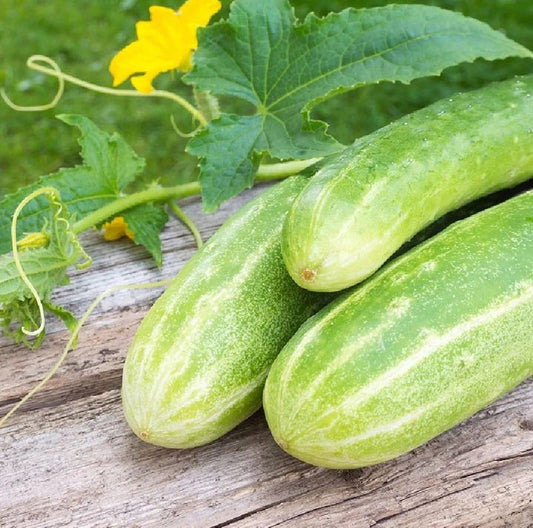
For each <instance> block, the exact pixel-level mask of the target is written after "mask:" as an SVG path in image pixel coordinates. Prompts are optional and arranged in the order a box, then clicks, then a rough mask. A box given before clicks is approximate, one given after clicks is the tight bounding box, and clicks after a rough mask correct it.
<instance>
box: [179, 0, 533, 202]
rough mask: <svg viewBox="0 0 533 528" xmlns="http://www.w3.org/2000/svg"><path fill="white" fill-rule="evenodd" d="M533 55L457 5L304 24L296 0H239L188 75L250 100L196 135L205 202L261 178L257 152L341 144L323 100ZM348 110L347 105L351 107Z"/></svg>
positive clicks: (193, 145)
mask: <svg viewBox="0 0 533 528" xmlns="http://www.w3.org/2000/svg"><path fill="white" fill-rule="evenodd" d="M509 56H519V57H532V56H533V54H532V53H531V52H530V51H528V50H527V49H526V48H524V47H523V46H520V45H519V44H517V43H515V42H513V41H511V40H509V39H508V38H506V37H505V36H504V35H503V34H502V33H500V32H498V31H494V30H492V29H491V28H490V27H489V26H487V25H486V24H483V23H481V22H479V21H477V20H474V19H471V18H467V17H464V16H462V15H461V14H459V13H455V12H452V11H446V10H443V9H439V8H436V7H429V6H420V5H391V6H387V7H383V8H372V9H360V10H355V9H348V10H345V11H343V12H341V13H338V14H335V13H334V14H330V15H329V16H327V17H325V18H317V17H316V16H314V15H310V16H308V17H307V18H306V19H305V21H304V22H303V23H302V24H298V23H297V21H296V19H295V16H294V13H293V10H292V8H291V6H290V4H289V2H288V0H270V1H269V2H258V1H257V0H235V2H233V4H232V8H231V12H230V16H229V18H228V20H227V21H222V22H219V23H218V24H214V25H212V26H210V27H208V28H206V29H204V30H202V31H201V32H200V36H199V48H198V50H197V51H196V53H195V55H194V63H195V67H194V69H193V71H192V72H191V73H189V74H188V75H187V76H186V77H185V80H186V81H187V82H189V83H191V84H195V85H196V86H197V87H199V88H201V89H202V90H206V91H210V92H212V93H214V94H217V95H229V96H234V97H237V98H239V99H243V100H245V101H247V102H249V103H251V104H252V105H253V106H254V107H255V109H256V112H255V114H254V115H231V116H230V115H222V116H221V117H220V118H218V119H216V120H214V121H213V122H211V123H210V124H209V125H208V127H207V128H206V130H204V131H203V132H202V133H200V134H199V135H198V136H196V137H194V138H193V139H192V140H191V141H190V142H189V145H188V151H189V152H190V153H191V154H193V155H196V156H199V157H200V158H201V162H200V168H201V173H200V182H201V185H202V195H203V200H204V209H205V210H206V211H213V210H215V209H216V208H217V207H218V206H219V205H220V203H221V202H222V201H223V200H225V199H227V198H228V197H230V196H233V195H235V194H237V193H238V192H240V191H241V190H243V189H245V188H247V187H250V186H251V185H252V184H253V180H254V170H255V167H256V165H257V156H259V155H262V154H264V153H268V154H270V155H271V156H273V157H276V158H279V159H304V158H307V157H313V156H316V155H326V154H330V153H332V152H334V151H335V150H338V149H340V148H342V146H341V145H339V144H338V143H337V142H336V141H335V140H334V139H332V138H331V137H329V136H328V135H327V134H326V126H325V124H323V123H318V122H316V121H311V120H310V119H309V111H310V109H311V108H312V107H313V106H314V105H315V104H317V103H318V102H319V101H321V100H323V99H325V98H327V97H330V96H332V95H333V94H335V93H339V92H343V91H346V90H349V89H352V88H355V87H358V86H362V85H365V84H369V83H378V82H382V81H400V82H403V83H409V82H410V81H412V80H413V79H416V78H419V77H424V76H430V75H438V74H439V73H440V72H441V71H442V70H443V69H445V68H447V67H449V66H453V65H455V64H458V63H460V62H465V61H473V60H475V59H476V58H479V57H482V58H484V59H487V60H494V59H500V58H505V57H509ZM349 111H350V109H347V112H349Z"/></svg>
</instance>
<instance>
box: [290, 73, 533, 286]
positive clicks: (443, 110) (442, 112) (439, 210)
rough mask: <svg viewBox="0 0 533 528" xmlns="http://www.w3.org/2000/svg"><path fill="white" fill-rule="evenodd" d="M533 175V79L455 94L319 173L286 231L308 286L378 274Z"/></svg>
mask: <svg viewBox="0 0 533 528" xmlns="http://www.w3.org/2000/svg"><path fill="white" fill-rule="evenodd" d="M531 176H533V75H531V76H526V77H522V78H516V79H513V80H510V81H505V82H501V83H495V84H492V85H490V86H488V87H486V88H482V89H480V90H476V91H473V92H470V93H464V94H459V95H456V96H454V97H453V98H452V99H446V100H443V101H440V102H437V103H435V104H433V105H431V106H429V107H427V108H425V109H422V110H419V111H417V112H414V113H413V114H410V115H408V116H406V117H404V118H403V119H401V120H399V121H396V122H394V123H392V124H390V125H388V126H386V127H384V128H382V129H380V130H378V131H376V132H374V133H372V134H370V135H369V136H366V137H364V138H361V139H360V140H358V141H356V142H355V143H354V145H353V146H351V147H348V148H347V149H346V150H345V151H343V152H342V153H341V154H340V155H337V156H336V157H335V158H334V159H333V160H332V161H331V162H329V163H327V164H326V165H325V166H324V167H323V168H322V169H321V170H319V171H318V173H317V174H316V176H315V177H314V178H312V180H311V181H310V182H309V184H308V185H307V187H306V188H305V189H304V191H303V192H302V193H301V194H300V196H299V197H298V199H297V200H296V201H295V203H294V205H293V207H292V209H291V212H290V214H289V215H288V217H287V220H286V223H285V228H284V232H283V236H282V252H283V257H284V259H285V263H286V265H287V268H288V270H289V273H290V274H291V276H292V277H293V278H294V280H295V281H296V282H297V283H298V284H300V286H302V287H304V288H307V289H310V290H314V291H337V290H341V289H343V288H346V287H348V286H351V285H353V284H357V283H358V282H360V281H362V280H363V279H365V278H366V277H368V276H370V275H371V274H372V273H374V272H375V271H376V270H377V269H378V268H379V267H380V266H381V265H382V264H383V263H384V262H385V261H386V260H387V259H388V258H389V257H390V256H391V255H393V254H394V253H395V252H396V250H397V249H399V248H400V247H401V246H402V244H403V243H404V242H406V241H407V240H409V239H410V238H411V237H412V236H413V235H414V234H415V233H417V232H418V231H420V230H421V229H422V228H423V227H425V226H427V225H428V224H430V223H432V222H433V221H434V220H435V219H437V218H438V217H440V216H442V215H443V214H445V213H446V212H448V211H451V210H453V209H456V208H458V207H460V206H461V205H463V204H465V203H467V202H469V201H471V200H473V199H475V198H477V197H480V196H483V195H486V194H489V193H491V192H494V191H497V190H499V189H502V188H506V187H513V186H515V185H516V184H518V183H520V182H522V181H525V180H527V179H528V178H530V177H531Z"/></svg>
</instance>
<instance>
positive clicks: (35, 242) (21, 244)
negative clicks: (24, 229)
mask: <svg viewBox="0 0 533 528" xmlns="http://www.w3.org/2000/svg"><path fill="white" fill-rule="evenodd" d="M48 242H50V237H49V236H48V235H47V234H46V233H43V232H40V233H28V234H26V236H25V237H24V238H23V239H22V240H19V241H18V242H17V247H18V248H19V249H20V250H21V251H25V250H26V249H37V248H41V247H44V246H46V245H47V244H48Z"/></svg>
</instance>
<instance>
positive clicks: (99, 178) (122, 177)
mask: <svg viewBox="0 0 533 528" xmlns="http://www.w3.org/2000/svg"><path fill="white" fill-rule="evenodd" d="M58 117H59V119H61V120H62V121H64V122H65V123H67V124H69V125H71V126H75V127H77V128H78V129H79V130H80V132H81V136H80V138H79V141H78V142H79V144H80V146H81V156H82V158H83V164H82V165H78V166H76V167H74V168H67V169H60V170H59V171H58V172H57V173H54V174H50V175H48V176H44V177H42V178H41V179H40V180H39V181H38V182H37V183H35V184H33V185H30V186H28V187H23V188H21V189H19V190H18V191H16V192H15V193H13V194H10V195H8V196H6V197H5V198H4V199H3V200H2V202H0V253H7V252H8V251H9V250H10V249H11V236H10V225H11V217H12V215H13V211H14V210H15V208H16V207H17V205H18V204H19V203H20V202H21V201H22V200H23V199H24V198H25V197H26V196H27V195H29V194H30V193H31V192H33V191H35V190H36V189H38V188H39V187H44V186H50V187H54V188H55V189H57V190H58V191H59V193H60V194H61V199H62V201H63V203H64V204H65V205H66V206H67V207H68V209H69V211H70V214H71V215H73V216H75V217H76V219H77V220H80V219H81V218H84V217H85V216H87V215H89V214H90V213H92V212H94V211H96V210H97V209H100V208H101V207H103V206H105V205H107V204H108V203H111V202H113V201H114V200H116V199H117V198H118V197H120V196H121V195H122V192H123V190H124V188H125V187H126V186H127V185H128V184H130V183H132V182H133V181H134V180H135V178H136V177H137V176H138V175H139V174H140V172H141V171H142V170H143V169H144V165H145V161H144V159H142V158H140V157H139V156H138V155H137V154H136V153H135V152H134V151H133V150H132V149H131V147H130V146H129V145H128V144H127V143H126V142H125V141H124V139H123V138H122V137H121V136H120V135H119V134H116V133H114V134H107V133H106V132H104V131H103V130H100V129H99V128H98V127H97V126H96V125H95V124H94V123H93V122H92V121H91V120H90V119H88V118H87V117H84V116H81V115H74V114H71V115H60V116H58ZM49 220H50V208H49V205H48V201H47V199H46V198H45V197H44V196H40V197H38V198H37V199H35V200H33V201H32V202H30V203H29V204H28V205H27V207H25V208H24V210H23V211H22V214H21V215H20V217H19V221H18V223H17V235H18V237H20V236H22V234H23V233H30V232H37V231H40V229H41V226H42V225H43V223H44V221H49Z"/></svg>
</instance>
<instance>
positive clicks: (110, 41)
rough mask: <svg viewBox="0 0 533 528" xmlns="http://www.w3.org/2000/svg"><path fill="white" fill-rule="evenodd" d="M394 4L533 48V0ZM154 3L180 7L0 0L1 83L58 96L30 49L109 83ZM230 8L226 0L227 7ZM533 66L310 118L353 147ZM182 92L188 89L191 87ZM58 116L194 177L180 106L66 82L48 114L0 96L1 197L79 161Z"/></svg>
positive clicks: (389, 92) (334, 2)
mask: <svg viewBox="0 0 533 528" xmlns="http://www.w3.org/2000/svg"><path fill="white" fill-rule="evenodd" d="M387 3H389V2H386V1H384V0H366V1H363V0H327V1H326V0H316V1H310V0H293V4H294V6H295V8H296V12H297V14H298V16H299V17H301V18H303V17H305V15H306V14H307V13H308V12H309V11H311V10H313V11H315V12H316V13H317V14H320V15H324V14H326V13H327V12H329V11H340V10H342V9H344V8H346V7H349V6H353V7H357V8H362V7H373V6H380V5H385V4H387ZM395 3H424V4H427V5H436V6H441V7H444V8H447V9H453V10H457V11H461V12H462V13H464V14H465V15H469V16H473V17H475V18H478V19H479V20H482V21H484V22H487V23H488V24H490V25H491V26H492V27H494V28H496V29H499V30H501V31H504V32H505V33H506V35H507V36H509V37H510V38H512V39H514V40H516V41H518V42H520V43H521V44H523V45H525V46H526V47H528V48H530V49H533V2H532V1H531V0H492V1H490V2H488V1H487V0H419V1H418V2H415V1H408V0H396V2H395ZM151 4H158V5H165V6H169V7H175V6H176V4H175V2H171V1H168V0H159V1H156V0H114V1H109V0H78V1H76V2H67V1H66V0H49V1H47V2H33V1H30V0H2V16H1V17H0V49H1V50H2V53H1V55H0V84H2V85H4V86H5V87H6V90H7V92H8V93H9V95H10V96H11V98H12V99H13V100H14V101H15V102H17V103H18V104H21V105H32V104H41V103H45V102H48V101H49V100H50V99H51V97H52V96H53V94H54V93H55V89H56V83H55V81H54V80H53V79H50V78H46V77H44V76H43V75H40V74H38V73H36V72H32V71H29V70H27V69H26V68H25V61H26V59H27V57H28V56H29V55H32V54H43V55H49V56H50V57H52V58H53V59H54V60H56V61H57V62H58V64H59V65H60V67H61V68H62V69H63V70H64V71H65V72H68V73H71V74H73V75H75V76H78V77H80V78H83V79H85V80H87V81H90V82H93V83H97V84H102V85H105V86H110V85H111V76H110V75H109V73H108V71H107V66H108V64H109V61H110V60H111V58H112V57H113V55H114V54H115V53H116V52H117V51H118V50H119V49H120V48H121V47H123V46H124V45H125V44H127V43H129V42H131V41H132V40H134V38H135V22H136V21H137V20H140V19H147V18H148V7H149V5H151ZM228 4H229V2H228V1H227V0H226V1H225V2H224V5H225V9H224V11H225V12H227V5H228ZM224 14H225V13H224V12H223V13H222V15H224ZM532 71H533V64H532V63H531V61H527V60H519V59H510V60H506V61H498V62H495V63H488V62H485V61H477V62H476V63H475V64H466V65H461V66H458V67H455V68H451V69H449V70H447V71H445V72H444V74H443V75H442V76H441V77H439V78H431V79H421V80H418V81H415V82H413V83H412V84H411V85H409V86H405V85H401V84H391V83H387V84H385V83H384V84H381V85H377V86H369V87H365V88H362V89H359V90H357V91H354V92H351V93H347V94H343V95H340V96H337V97H335V98H333V99H330V100H329V101H326V102H324V103H322V104H321V105H320V106H319V107H317V108H316V109H315V111H314V113H313V115H314V116H315V117H317V118H319V119H323V120H325V121H327V122H329V123H330V125H331V127H330V131H331V132H332V134H333V135H335V136H336V137H337V138H339V139H340V140H341V141H343V142H346V143H350V142H351V141H353V140H354V139H355V138H356V137H358V136H360V135H363V134H366V133H368V132H370V131H372V130H374V129H376V128H378V127H380V126H383V125H384V124H386V123H388V122H390V121H391V120H393V119H396V118H398V117H399V116H401V115H403V114H405V113H407V112H410V111H412V110H414V109H417V108H420V107H422V106H425V105H427V104H429V103H431V102H433V101H435V100H436V99H440V98H442V97H446V96H448V95H450V94H451V93H454V92H457V91H462V90H467V89H471V88H476V87H479V86H481V85H483V84H486V83H487V82H489V81H492V80H500V79H504V78H508V77H510V76H512V75H515V74H524V73H529V72H532ZM156 84H157V87H158V88H163V89H171V90H174V89H176V87H177V86H179V83H178V82H177V80H176V79H173V78H172V77H171V76H170V75H163V76H160V77H159V78H158V79H157V81H156ZM125 86H126V85H125ZM179 90H180V93H182V94H184V95H188V94H189V92H188V90H187V89H186V88H179ZM229 104H230V105H231V104H232V103H231V102H230V103H229ZM60 113H81V114H85V115H87V116H88V117H90V118H91V119H93V120H94V121H95V122H96V123H97V124H98V125H99V126H101V127H102V128H104V129H106V130H107V131H109V132H113V131H118V132H120V133H121V134H122V135H123V136H124V138H125V139H126V141H128V142H129V143H130V144H131V146H132V147H133V148H134V149H135V150H136V151H137V152H138V153H139V154H140V155H141V156H143V157H145V158H146V159H147V169H146V176H145V179H146V180H147V181H148V180H152V179H155V178H160V180H161V182H162V183H164V184H176V183H178V182H183V181H188V180H190V179H193V178H194V177H195V161H194V159H193V158H191V157H189V156H187V155H186V154H184V153H183V149H184V145H185V140H183V139H182V138H180V137H178V136H177V135H176V134H175V133H174V132H173V131H172V128H171V126H170V122H169V118H170V115H171V114H174V116H175V118H176V120H177V122H178V125H179V126H180V128H182V129H183V130H190V129H191V127H192V123H191V120H190V118H189V117H188V116H186V115H184V114H183V112H180V109H179V108H178V107H177V106H176V105H175V104H174V103H172V102H169V101H159V100H155V99H147V100H139V99H129V98H114V97H110V96H105V95H99V94H95V93H92V92H88V91H85V90H83V89H81V88H77V87H74V86H69V85H67V87H66V93H65V96H64V97H63V99H62V101H61V102H60V104H59V105H58V106H57V107H56V108H55V109H53V110H49V111H46V112H41V113H18V112H14V111H13V110H11V109H9V108H8V107H7V106H5V105H4V104H3V103H1V102H0V137H1V138H2V141H1V142H0V195H2V194H3V193H5V192H8V191H12V190H14V189H16V188H17V187H19V186H21V185H22V184H24V183H28V182H31V181H34V180H35V179H37V178H38V177H39V176H41V175H43V174H47V173H50V172H53V171H55V170H57V169H58V168H59V167H61V166H72V165H74V164H76V163H78V162H79V159H78V155H77V152H78V147H77V143H76V137H75V134H73V132H72V130H71V129H70V127H67V126H65V125H64V124H63V123H61V122H60V121H58V120H57V119H54V115H56V114H60Z"/></svg>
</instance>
